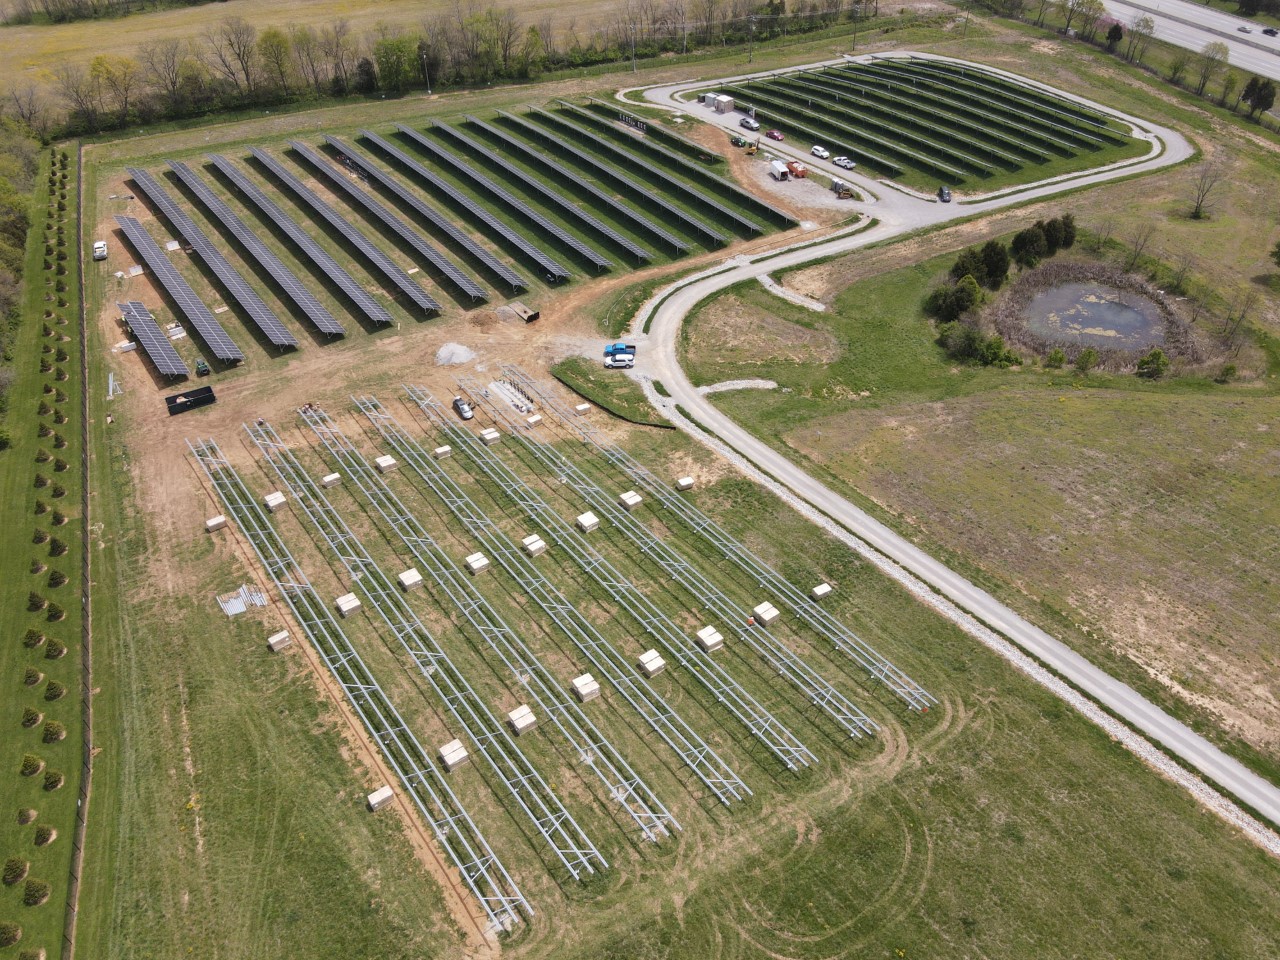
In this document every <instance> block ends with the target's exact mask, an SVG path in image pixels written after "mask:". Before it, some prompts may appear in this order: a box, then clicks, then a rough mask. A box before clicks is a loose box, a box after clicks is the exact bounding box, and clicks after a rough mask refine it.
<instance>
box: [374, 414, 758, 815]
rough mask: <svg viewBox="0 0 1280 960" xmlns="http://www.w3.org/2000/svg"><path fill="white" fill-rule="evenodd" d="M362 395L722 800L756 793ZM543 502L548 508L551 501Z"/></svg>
mask: <svg viewBox="0 0 1280 960" xmlns="http://www.w3.org/2000/svg"><path fill="white" fill-rule="evenodd" d="M355 402H356V406H357V407H358V408H359V409H360V410H361V412H362V413H364V414H365V416H366V417H368V418H369V421H370V423H372V424H373V426H374V427H375V429H377V431H378V433H379V434H380V435H381V436H382V438H383V439H384V440H386V441H387V442H388V443H389V444H390V445H391V448H392V449H393V450H394V451H395V452H396V454H397V455H398V456H399V457H400V458H401V460H402V461H403V462H404V463H406V464H408V465H409V466H410V467H411V468H412V469H413V470H414V471H415V472H416V473H417V475H418V477H419V478H420V479H421V480H422V482H423V483H425V484H426V485H427V487H428V488H429V489H430V490H431V491H432V492H433V493H435V494H436V495H437V496H439V497H440V499H441V500H442V501H443V502H444V503H445V505H446V506H447V507H448V508H449V509H450V511H451V512H452V513H453V515H454V516H455V517H457V518H458V519H459V520H460V521H462V523H463V525H464V526H465V527H466V528H467V529H468V530H469V531H470V532H471V533H472V534H473V535H474V536H475V537H476V539H477V540H479V541H480V543H482V544H483V545H484V546H485V547H486V549H487V550H488V551H489V555H490V556H491V557H493V558H494V559H495V560H497V561H498V563H500V564H501V565H502V567H503V569H504V570H506V571H507V572H508V573H509V574H510V575H511V576H512V577H513V578H514V579H515V580H516V582H517V583H519V584H520V586H521V587H522V588H523V589H524V591H525V592H526V593H527V594H528V595H529V596H530V597H532V598H533V600H534V601H535V602H536V603H537V604H538V606H539V607H541V608H542V610H543V612H544V613H546V614H547V615H548V616H549V617H550V618H551V619H552V621H553V622H554V623H555V624H556V626H557V627H559V628H560V630H561V631H562V632H563V633H564V634H565V635H566V636H567V637H568V638H569V639H570V640H571V641H572V642H573V644H574V645H575V646H576V647H577V648H578V650H579V651H580V652H581V653H582V655H583V656H585V657H586V658H587V660H588V662H590V663H591V665H592V667H593V668H594V669H595V671H596V673H597V674H598V675H599V677H600V678H601V679H604V680H606V681H607V682H609V683H610V684H612V685H613V686H614V688H615V689H616V690H617V691H618V692H619V693H621V694H622V696H623V698H624V699H625V700H626V701H627V702H628V703H629V704H630V705H631V706H632V708H634V709H635V711H636V712H637V713H638V714H639V715H640V716H641V718H642V719H643V720H644V721H645V722H646V723H648V724H649V727H650V729H652V730H653V731H654V733H656V734H657V735H658V736H659V737H660V738H661V739H662V741H663V742H664V743H666V744H667V746H669V747H670V748H671V749H672V750H673V751H675V753H676V755H677V756H679V757H680V759H681V761H682V762H683V763H684V764H685V765H686V766H687V767H689V769H690V770H692V771H693V773H694V774H695V775H696V776H697V777H698V779H699V780H700V781H702V783H703V785H704V786H706V787H707V789H709V790H710V791H711V792H712V793H713V794H715V796H716V799H718V800H719V801H720V802H721V803H723V804H725V805H726V806H727V805H729V804H730V803H732V802H733V801H735V800H741V799H743V798H744V797H747V796H750V795H751V790H750V788H748V787H747V785H746V783H744V782H743V781H742V779H741V778H740V777H739V776H738V775H737V773H735V772H734V771H733V769H732V768H731V767H730V766H729V765H728V764H727V763H725V761H724V760H722V759H721V758H720V757H719V756H718V755H717V754H716V752H715V751H714V750H712V749H711V747H710V746H708V745H707V743H706V741H704V740H703V739H702V737H701V736H699V735H698V733H697V732H696V731H695V730H694V729H693V728H692V727H691V726H689V724H688V722H686V721H685V720H684V718H682V717H681V716H680V715H679V714H678V713H677V712H676V711H675V710H674V709H672V708H671V707H670V706H669V705H668V704H667V703H666V701H665V700H663V699H662V697H661V695H660V694H658V692H657V691H655V690H654V689H653V688H652V687H651V686H650V685H649V684H648V683H647V682H645V681H644V680H643V679H642V678H640V677H638V676H636V674H635V670H634V668H633V667H632V666H631V664H630V663H628V662H627V660H626V659H625V658H624V657H623V656H622V655H621V654H620V653H618V651H617V650H615V649H614V648H613V646H612V645H611V644H610V643H609V642H608V641H607V640H605V638H604V637H602V636H601V635H600V633H599V631H598V630H596V628H595V627H594V626H593V625H592V624H591V621H589V620H588V619H587V618H586V617H584V616H583V615H582V614H581V613H580V612H579V611H578V610H577V609H576V608H575V607H574V605H573V604H572V603H571V602H570V601H569V599H568V598H567V597H566V596H565V595H564V594H563V593H561V592H560V590H559V589H558V588H557V587H556V586H555V584H553V583H552V582H551V581H550V580H548V579H547V578H546V577H544V576H543V575H542V574H541V573H540V572H539V571H538V568H537V567H536V566H535V565H534V564H533V563H532V562H531V561H530V560H529V559H528V558H527V557H525V556H524V554H522V553H521V552H520V551H519V550H517V549H515V548H514V547H513V546H512V545H511V543H510V541H509V540H508V538H507V537H506V536H505V535H504V534H503V533H502V531H501V530H500V529H499V528H498V526H497V524H495V523H494V522H493V521H492V520H491V519H489V518H488V517H487V516H485V515H484V513H483V511H481V510H480V509H479V508H478V507H477V506H476V504H475V503H474V502H473V501H472V500H471V498H470V497H469V496H468V495H467V493H466V492H465V491H464V490H463V489H462V488H461V487H460V486H458V484H457V483H456V482H455V481H454V480H453V479H452V478H451V477H450V476H449V475H448V474H447V473H445V472H444V470H443V469H441V468H440V467H439V465H438V464H436V462H435V461H434V460H432V459H431V457H430V456H429V455H428V453H427V452H426V451H425V450H424V449H423V448H422V445H421V444H419V443H418V441H416V440H414V439H413V438H412V437H410V436H409V434H408V433H407V432H406V431H405V429H404V427H402V426H401V425H400V423H399V422H398V421H397V420H396V418H395V417H394V416H392V414H391V413H390V412H389V411H387V410H386V408H385V407H383V406H382V404H381V403H379V402H378V400H377V399H376V398H374V397H357V398H355ZM462 432H463V433H465V431H462ZM531 506H532V507H533V508H534V509H537V508H538V504H537V503H534V502H532V501H531ZM542 506H543V508H544V509H546V507H545V505H542Z"/></svg>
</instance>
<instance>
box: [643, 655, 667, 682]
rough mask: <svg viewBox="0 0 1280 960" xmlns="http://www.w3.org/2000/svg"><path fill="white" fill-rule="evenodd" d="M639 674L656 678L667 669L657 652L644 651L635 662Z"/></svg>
mask: <svg viewBox="0 0 1280 960" xmlns="http://www.w3.org/2000/svg"><path fill="white" fill-rule="evenodd" d="M636 663H637V664H638V665H639V667H640V670H641V672H643V673H644V675H645V676H646V677H651V678H652V677H656V676H657V675H658V674H660V673H661V672H662V671H663V670H665V669H667V661H665V660H663V659H662V657H661V655H660V654H659V653H658V651H657V650H646V651H645V652H644V653H642V654H640V659H639V660H637V661H636Z"/></svg>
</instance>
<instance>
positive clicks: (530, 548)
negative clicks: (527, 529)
mask: <svg viewBox="0 0 1280 960" xmlns="http://www.w3.org/2000/svg"><path fill="white" fill-rule="evenodd" d="M520 546H521V547H523V548H524V552H525V553H527V554H528V555H529V556H531V557H538V556H541V555H542V554H544V553H546V552H547V542H546V541H545V540H543V539H542V538H541V537H540V536H538V535H537V534H536V533H531V534H529V536H527V537H525V538H524V539H523V540H521V541H520Z"/></svg>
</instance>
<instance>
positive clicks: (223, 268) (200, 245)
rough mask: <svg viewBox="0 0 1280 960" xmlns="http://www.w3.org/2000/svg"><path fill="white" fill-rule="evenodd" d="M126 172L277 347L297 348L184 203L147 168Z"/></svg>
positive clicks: (132, 169)
mask: <svg viewBox="0 0 1280 960" xmlns="http://www.w3.org/2000/svg"><path fill="white" fill-rule="evenodd" d="M126 172H127V173H128V174H129V176H130V177H131V178H132V179H133V182H134V183H135V184H137V185H138V186H139V187H140V188H141V189H142V192H143V193H144V194H146V196H147V197H148V199H150V200H151V202H152V203H154V204H155V205H156V206H157V207H159V208H160V212H161V213H163V214H164V215H165V218H166V219H167V220H168V221H169V222H170V223H171V224H173V227H174V229H176V230H177V231H178V233H179V234H181V235H182V238H183V239H184V240H186V241H187V243H189V244H191V248H192V249H193V250H195V252H196V254H197V255H198V256H199V257H200V259H201V260H203V261H204V263H205V265H206V266H207V267H208V268H209V269H210V270H212V271H213V275H214V276H215V277H217V278H218V282H219V283H221V284H222V285H223V287H225V288H226V289H227V291H228V292H230V294H231V296H233V297H234V298H235V300H236V302H237V303H238V304H240V306H241V307H242V308H243V309H244V311H245V313H247V314H249V318H250V319H251V320H253V322H254V323H256V324H257V325H258V329H259V330H261V331H262V332H263V334H264V335H265V336H266V338H267V339H268V340H270V341H271V342H272V343H273V344H275V345H276V346H277V347H296V346H297V345H298V341H297V339H296V338H295V337H294V336H293V334H292V333H290V332H289V331H288V330H287V329H285V325H284V324H283V323H281V322H280V320H279V318H278V317H276V315H275V314H274V313H272V312H271V309H270V308H269V307H268V306H267V305H266V304H265V303H263V302H262V298H261V297H259V296H258V295H257V294H256V293H255V292H254V291H253V288H252V287H250V286H249V285H248V284H247V283H245V281H244V277H242V276H240V273H239V271H238V270H236V268H235V267H233V266H231V264H229V263H228V262H227V258H226V257H224V256H223V255H222V253H221V252H220V251H219V250H218V249H217V248H216V247H215V246H214V245H213V244H212V243H210V242H209V238H208V237H206V236H205V235H204V231H203V230H201V229H200V228H199V227H198V226H196V223H195V221H194V220H192V219H191V218H190V217H189V216H187V213H186V211H184V210H183V209H182V208H181V207H180V206H178V205H177V204H176V203H174V202H173V198H172V197H171V196H169V193H168V191H166V190H165V189H164V187H162V186H161V185H160V183H159V181H157V180H156V179H155V177H153V176H151V174H149V173H148V172H147V171H145V170H140V169H138V168H137V167H127V168H126Z"/></svg>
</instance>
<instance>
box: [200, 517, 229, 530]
mask: <svg viewBox="0 0 1280 960" xmlns="http://www.w3.org/2000/svg"><path fill="white" fill-rule="evenodd" d="M226 525H227V518H226V517H225V516H223V515H222V514H221V513H220V514H218V515H217V516H216V517H210V518H209V519H208V520H206V521H205V522H204V531H205V533H213V531H215V530H221V529H222V528H223V527H225V526H226Z"/></svg>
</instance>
